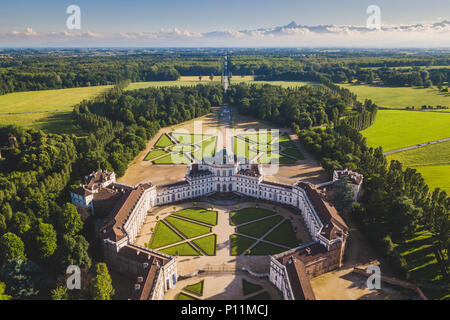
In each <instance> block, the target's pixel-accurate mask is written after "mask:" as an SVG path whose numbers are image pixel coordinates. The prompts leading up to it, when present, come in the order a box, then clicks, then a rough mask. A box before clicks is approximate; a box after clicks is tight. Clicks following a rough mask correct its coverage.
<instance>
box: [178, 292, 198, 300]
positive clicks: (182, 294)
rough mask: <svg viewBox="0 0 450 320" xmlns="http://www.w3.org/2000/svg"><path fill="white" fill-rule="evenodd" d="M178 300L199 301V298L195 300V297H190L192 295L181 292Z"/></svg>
mask: <svg viewBox="0 0 450 320" xmlns="http://www.w3.org/2000/svg"><path fill="white" fill-rule="evenodd" d="M177 300H199V299H197V298H195V297H193V296H190V295H188V294H186V293H183V292H180V293H179V294H178V295H177Z"/></svg>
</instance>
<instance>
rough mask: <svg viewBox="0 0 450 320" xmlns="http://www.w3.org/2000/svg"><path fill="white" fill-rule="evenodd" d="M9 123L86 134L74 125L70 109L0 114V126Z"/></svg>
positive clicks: (78, 135)
mask: <svg viewBox="0 0 450 320" xmlns="http://www.w3.org/2000/svg"><path fill="white" fill-rule="evenodd" d="M10 124H14V125H19V126H22V127H25V128H34V129H37V130H42V131H44V132H47V133H57V134H74V135H76V136H77V137H84V136H87V133H86V132H85V131H84V130H83V129H81V128H80V127H79V126H77V125H75V121H74V118H73V114H72V111H55V112H44V113H28V114H12V115H0V126H3V125H10Z"/></svg>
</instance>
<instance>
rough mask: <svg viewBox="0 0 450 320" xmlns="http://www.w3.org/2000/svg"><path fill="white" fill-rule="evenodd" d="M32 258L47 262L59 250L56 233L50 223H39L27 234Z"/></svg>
mask: <svg viewBox="0 0 450 320" xmlns="http://www.w3.org/2000/svg"><path fill="white" fill-rule="evenodd" d="M27 238H28V242H27V244H28V248H29V249H30V250H29V251H30V256H34V257H35V258H36V259H38V260H45V259H47V258H49V257H50V256H52V255H53V253H54V252H55V250H56V248H57V244H56V231H55V229H53V226H52V225H51V224H48V223H43V222H38V223H36V224H35V225H34V226H33V227H32V228H31V229H30V230H29V231H28V233H27Z"/></svg>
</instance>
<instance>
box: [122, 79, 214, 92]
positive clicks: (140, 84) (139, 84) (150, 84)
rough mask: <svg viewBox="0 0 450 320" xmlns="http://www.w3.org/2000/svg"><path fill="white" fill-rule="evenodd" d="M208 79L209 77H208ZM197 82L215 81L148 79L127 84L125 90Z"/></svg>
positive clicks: (207, 82)
mask: <svg viewBox="0 0 450 320" xmlns="http://www.w3.org/2000/svg"><path fill="white" fill-rule="evenodd" d="M197 79H198V78H197ZM208 80H209V78H208ZM198 84H217V82H216V81H214V82H213V81H207V80H206V79H205V80H202V81H201V82H200V81H198V80H196V81H185V80H183V81H181V80H177V81H149V82H133V83H130V84H129V85H128V87H127V88H126V90H138V89H145V88H152V87H153V88H160V87H189V86H196V85H198Z"/></svg>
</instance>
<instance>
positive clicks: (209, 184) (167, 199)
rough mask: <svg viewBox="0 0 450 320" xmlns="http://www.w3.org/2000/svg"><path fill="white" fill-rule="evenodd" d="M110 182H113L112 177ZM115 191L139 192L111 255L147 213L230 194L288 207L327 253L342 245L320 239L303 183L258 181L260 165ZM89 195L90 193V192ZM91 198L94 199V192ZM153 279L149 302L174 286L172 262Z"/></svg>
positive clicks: (283, 276)
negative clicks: (168, 205) (186, 202)
mask: <svg viewBox="0 0 450 320" xmlns="http://www.w3.org/2000/svg"><path fill="white" fill-rule="evenodd" d="M113 177H114V182H115V176H113ZM112 183H113V182H111V183H109V184H108V185H111V184H112ZM108 185H106V187H107V186H108ZM115 185H117V186H118V187H124V188H128V189H132V190H134V191H136V190H141V191H142V193H141V194H140V196H139V199H138V200H137V202H136V203H135V204H134V205H133V207H132V209H131V212H130V213H129V215H127V219H126V221H125V223H124V224H123V226H119V227H118V228H117V229H119V230H120V231H122V232H123V237H121V238H120V239H116V241H111V240H105V241H107V242H108V245H109V246H114V247H115V250H116V252H118V251H119V250H120V248H122V247H124V246H125V245H127V244H132V243H133V242H134V241H135V239H136V237H137V235H138V233H139V231H140V229H141V227H142V225H143V222H144V219H145V217H146V215H147V212H148V211H149V210H150V209H151V208H152V207H155V206H160V205H167V204H170V203H174V202H178V201H185V200H188V199H193V198H197V197H201V196H205V195H209V194H212V193H215V192H235V193H238V194H241V195H245V196H250V197H253V198H256V199H263V200H268V201H273V202H276V203H281V204H286V205H290V206H293V207H295V208H298V209H299V210H300V212H301V215H302V218H303V220H304V223H305V225H306V227H307V229H308V231H309V233H310V235H311V237H312V239H313V241H318V242H320V244H322V245H323V246H325V247H326V248H327V249H328V250H329V248H330V246H331V245H333V244H334V243H336V242H337V241H343V239H342V238H340V237H339V236H337V237H334V238H332V239H327V238H326V237H324V236H323V235H322V234H321V233H322V231H323V230H324V223H323V222H322V221H321V219H320V217H319V215H318V213H317V212H316V209H315V208H314V206H313V205H312V203H311V201H310V199H309V198H308V196H307V194H306V192H305V190H304V188H305V185H306V183H304V182H298V183H296V184H294V185H287V184H279V183H273V182H269V181H264V174H263V168H262V165H257V164H240V163H236V164H234V163H233V164H190V165H188V171H187V174H186V176H185V179H184V180H183V181H179V182H175V183H171V184H166V185H160V186H154V185H152V184H151V183H144V184H140V185H137V186H135V187H131V186H126V185H119V184H115ZM99 186H100V185H99ZM93 189H94V190H95V188H93ZM358 192H359V189H358ZM92 193H95V191H94V192H92ZM94 201H95V200H94ZM72 203H73V204H75V205H80V206H82V207H86V206H92V203H93V198H92V194H88V195H87V196H85V197H83V196H80V195H79V194H76V193H72ZM326 227H328V226H325V228H326ZM341 237H342V235H341ZM272 260H273V261H271V267H270V270H271V271H270V281H271V282H273V283H274V284H275V285H276V286H277V287H278V288H279V289H280V291H281V292H283V295H284V296H285V298H288V299H291V298H292V289H291V288H290V284H289V281H288V279H287V273H286V269H285V267H284V266H283V265H281V264H280V263H278V262H277V261H275V260H274V259H272ZM173 261H175V259H173ZM157 279H158V280H157V281H156V282H155V285H154V288H153V291H152V295H151V298H152V299H162V297H163V295H164V292H165V291H166V290H168V289H169V288H172V286H173V285H174V284H175V283H176V280H177V272H176V262H173V263H172V262H170V263H169V264H167V265H166V266H164V268H161V270H160V273H159V274H158V276H157Z"/></svg>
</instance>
